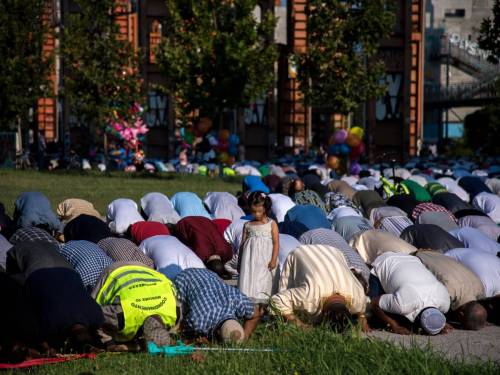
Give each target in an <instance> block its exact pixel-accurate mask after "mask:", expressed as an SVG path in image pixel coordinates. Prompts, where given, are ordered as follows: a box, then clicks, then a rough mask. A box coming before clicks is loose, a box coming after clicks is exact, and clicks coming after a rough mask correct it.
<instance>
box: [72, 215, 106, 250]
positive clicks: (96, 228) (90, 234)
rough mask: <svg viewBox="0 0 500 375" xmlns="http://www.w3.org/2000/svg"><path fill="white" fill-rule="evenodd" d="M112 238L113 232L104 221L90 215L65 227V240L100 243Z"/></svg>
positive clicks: (80, 217) (77, 218)
mask: <svg viewBox="0 0 500 375" xmlns="http://www.w3.org/2000/svg"><path fill="white" fill-rule="evenodd" d="M109 237H111V231H110V230H109V228H108V226H107V225H106V223H105V222H103V221H102V220H100V219H98V218H96V217H95V216H90V215H84V214H82V215H79V216H77V217H75V218H74V219H73V220H71V221H70V222H68V223H67V224H66V225H65V226H64V240H65V241H66V242H68V241H90V242H93V243H98V242H99V241H100V240H103V239H105V238H109Z"/></svg>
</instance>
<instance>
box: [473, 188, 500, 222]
mask: <svg viewBox="0 0 500 375" xmlns="http://www.w3.org/2000/svg"><path fill="white" fill-rule="evenodd" d="M472 205H473V206H474V207H475V208H477V209H478V210H481V211H483V212H484V213H485V214H486V215H488V216H489V217H490V218H491V220H493V221H494V222H495V223H496V224H500V197H499V196H498V195H496V194H493V193H486V192H483V193H479V194H478V195H476V196H475V197H474V199H473V200H472Z"/></svg>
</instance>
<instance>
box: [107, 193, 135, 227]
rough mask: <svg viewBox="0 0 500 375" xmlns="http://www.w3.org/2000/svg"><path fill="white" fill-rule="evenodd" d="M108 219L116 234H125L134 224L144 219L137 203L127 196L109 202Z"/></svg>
mask: <svg viewBox="0 0 500 375" xmlns="http://www.w3.org/2000/svg"><path fill="white" fill-rule="evenodd" d="M106 219H107V221H108V226H109V229H111V232H113V233H116V234H123V233H125V232H126V231H127V230H128V228H129V227H130V226H131V225H132V224H135V223H137V222H138V221H144V218H143V217H142V216H141V215H140V214H139V211H137V203H135V202H134V201H133V200H132V199H126V198H120V199H115V200H114V201H113V202H111V203H110V204H109V206H108V213H107V215H106Z"/></svg>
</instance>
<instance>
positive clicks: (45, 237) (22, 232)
mask: <svg viewBox="0 0 500 375" xmlns="http://www.w3.org/2000/svg"><path fill="white" fill-rule="evenodd" d="M36 240H42V241H46V242H50V243H53V244H54V245H56V246H59V242H57V240H56V239H55V238H54V237H53V236H51V235H50V234H49V233H48V232H47V231H46V230H45V229H40V228H37V227H26V228H19V229H18V230H16V231H15V232H14V234H13V235H12V237H11V238H10V240H9V242H10V243H12V244H13V245H16V244H18V243H21V242H26V241H36Z"/></svg>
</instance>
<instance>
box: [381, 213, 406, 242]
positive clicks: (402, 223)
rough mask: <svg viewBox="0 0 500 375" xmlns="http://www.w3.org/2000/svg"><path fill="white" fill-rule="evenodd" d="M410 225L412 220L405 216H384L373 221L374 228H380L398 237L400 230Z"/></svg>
mask: <svg viewBox="0 0 500 375" xmlns="http://www.w3.org/2000/svg"><path fill="white" fill-rule="evenodd" d="M410 225H413V222H412V221H411V220H410V219H408V218H407V217H406V216H392V217H384V218H383V219H381V220H379V221H378V222H377V223H375V229H381V230H384V231H386V232H389V233H391V234H394V235H395V236H397V237H399V236H400V235H401V232H403V230H404V229H405V228H407V227H409V226H410Z"/></svg>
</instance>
